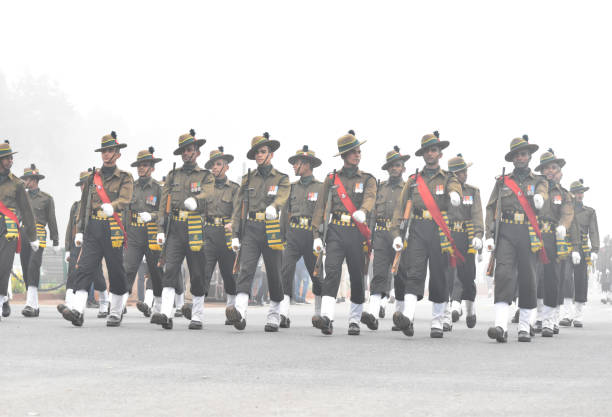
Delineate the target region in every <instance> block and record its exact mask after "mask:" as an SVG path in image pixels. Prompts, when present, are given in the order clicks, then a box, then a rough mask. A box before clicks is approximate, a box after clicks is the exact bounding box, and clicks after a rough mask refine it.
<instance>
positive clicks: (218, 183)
mask: <svg viewBox="0 0 612 417" xmlns="http://www.w3.org/2000/svg"><path fill="white" fill-rule="evenodd" d="M229 183H230V182H229V178H228V177H227V176H226V177H225V178H224V179H222V180H217V179H216V178H215V187H217V188H223V187H229Z"/></svg>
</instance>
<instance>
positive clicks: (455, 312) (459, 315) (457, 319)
mask: <svg viewBox="0 0 612 417" xmlns="http://www.w3.org/2000/svg"><path fill="white" fill-rule="evenodd" d="M451 316H452V317H453V323H457V322H458V321H459V317H461V314H459V312H458V311H457V310H453V311H452V313H451Z"/></svg>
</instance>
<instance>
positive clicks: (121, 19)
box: [0, 1, 612, 245]
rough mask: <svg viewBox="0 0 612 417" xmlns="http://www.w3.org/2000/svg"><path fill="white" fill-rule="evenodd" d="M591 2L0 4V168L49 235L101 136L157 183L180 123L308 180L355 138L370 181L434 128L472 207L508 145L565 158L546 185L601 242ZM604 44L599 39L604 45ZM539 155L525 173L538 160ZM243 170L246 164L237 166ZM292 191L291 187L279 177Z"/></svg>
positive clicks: (607, 93)
mask: <svg viewBox="0 0 612 417" xmlns="http://www.w3.org/2000/svg"><path fill="white" fill-rule="evenodd" d="M609 12H610V9H609V6H608V4H607V3H606V2H603V1H602V2H596V1H582V2H579V3H578V2H569V1H554V2H553V1H539V2H532V1H529V2H527V1H515V2H512V3H501V2H491V1H469V2H457V1H454V2H453V1H437V2H400V1H397V2H394V1H378V2H360V1H335V2H330V1H308V2H289V1H257V2H253V1H232V2H200V1H198V2H196V1H193V2H187V1H176V2H161V1H147V2H144V1H143V2H140V1H130V2H125V1H107V2H104V3H95V4H94V3H91V2H81V1H54V2H45V1H31V2H2V3H0V39H1V40H0V53H1V54H0V56H1V58H0V140H4V139H9V140H10V141H11V146H12V148H13V150H14V151H17V152H19V153H18V154H17V155H15V161H14V166H13V172H14V173H15V174H16V175H19V176H20V175H21V174H22V173H23V168H24V167H26V166H29V164H30V163H32V162H34V163H36V165H37V166H38V167H39V168H40V170H41V172H42V173H43V174H44V175H46V176H47V179H45V180H43V181H41V183H40V187H41V189H42V190H43V191H46V192H48V193H50V194H51V195H52V196H53V197H54V199H55V203H56V210H57V217H58V222H59V227H60V237H61V238H62V240H61V242H62V245H63V235H64V231H65V226H66V221H67V217H68V211H69V207H70V204H71V203H72V202H73V201H74V200H75V199H77V197H78V192H77V188H76V187H74V183H75V182H76V180H77V177H78V174H79V172H80V171H83V170H84V169H86V168H87V167H91V166H93V165H96V166H100V164H101V163H100V154H99V153H94V152H93V151H94V149H96V148H98V147H99V145H100V138H101V137H102V136H103V135H105V134H108V133H109V132H110V131H111V130H115V131H116V132H117V133H118V140H119V142H121V143H127V144H128V147H127V148H126V149H123V150H122V155H123V156H122V158H121V159H120V160H119V161H118V165H119V167H120V168H122V169H125V170H130V172H132V174H133V175H134V176H136V170H135V169H132V168H130V167H129V164H130V163H131V162H133V161H134V160H135V158H136V154H137V152H138V151H139V150H141V149H145V148H147V147H148V146H150V145H153V146H154V147H155V149H156V152H155V153H156V156H158V157H162V158H163V162H162V163H161V164H159V165H158V168H157V170H156V172H155V173H154V177H156V178H157V179H161V177H162V176H163V175H165V173H166V172H167V171H169V170H170V169H171V166H172V162H173V161H176V162H178V163H179V164H180V157H175V156H174V155H172V151H173V150H174V149H175V148H176V146H177V142H178V136H179V135H181V134H183V133H186V132H188V131H189V129H191V128H193V129H195V130H196V132H197V136H198V137H200V138H202V137H203V138H206V139H207V143H206V145H205V146H204V148H203V149H202V156H201V157H200V160H199V162H200V165H201V166H203V165H204V163H205V161H206V160H207V159H208V154H209V152H210V150H211V149H212V148H213V147H215V148H216V147H217V146H219V145H223V146H225V151H226V152H228V153H231V154H234V155H235V156H236V160H235V161H234V163H233V164H232V165H231V169H230V172H229V175H230V177H231V178H232V179H234V180H235V179H236V178H237V177H238V176H239V175H240V174H241V173H242V166H243V162H244V161H245V160H246V152H247V150H248V149H249V147H250V140H251V138H252V137H253V136H255V135H259V134H261V133H263V132H264V131H268V132H269V133H270V135H271V137H272V138H274V139H277V140H279V141H280V142H281V148H280V149H279V150H278V151H277V152H276V154H275V157H274V160H273V164H274V165H275V167H277V168H278V169H280V170H281V171H283V172H286V173H291V174H292V173H293V171H292V169H291V166H290V165H289V164H288V162H287V158H288V157H289V156H291V155H293V154H294V153H295V151H296V150H297V149H299V148H301V147H302V145H303V144H308V145H309V146H310V148H311V149H313V150H315V151H316V153H317V156H319V157H320V158H321V159H322V160H323V162H324V164H323V167H321V168H318V169H317V170H315V175H316V176H317V177H318V178H322V176H323V175H324V173H325V172H327V171H330V170H332V169H333V168H335V167H340V165H341V160H340V159H339V158H333V157H332V155H334V154H335V153H336V152H337V147H336V139H337V138H338V137H340V136H341V135H342V134H344V133H346V131H347V130H349V129H354V130H355V131H356V134H357V137H358V138H359V139H360V140H364V139H367V140H368V142H367V143H366V144H365V145H364V146H363V147H362V152H363V156H362V163H361V168H362V169H363V170H365V171H368V172H371V173H373V174H374V175H375V176H377V177H380V178H382V179H386V177H387V175H386V173H383V172H382V171H381V170H380V166H381V165H382V164H383V163H384V159H385V154H386V152H387V151H388V150H390V149H392V147H393V146H394V145H398V146H400V148H401V152H402V153H410V154H412V158H411V159H410V160H409V161H408V163H407V171H408V172H409V173H411V172H414V170H415V169H416V168H417V167H422V165H423V162H422V159H421V158H415V157H414V152H415V151H416V150H417V149H418V148H419V145H420V138H421V137H422V136H423V135H424V134H426V133H431V132H432V131H434V130H439V132H440V136H441V139H443V140H449V141H450V142H451V146H450V147H449V148H447V149H446V150H445V151H444V153H445V156H444V160H443V164H442V165H443V167H444V168H446V164H447V160H448V158H449V157H452V156H454V155H455V154H457V153H458V152H461V153H462V154H463V155H464V157H465V158H466V159H467V160H468V161H471V162H474V166H473V167H472V168H471V169H470V174H469V179H468V182H469V183H472V184H474V185H476V186H478V187H480V188H481V192H482V198H483V200H484V202H485V203H486V200H487V199H488V197H489V194H490V190H491V188H492V185H493V178H494V176H495V175H498V174H500V173H501V169H502V167H503V166H504V164H505V165H506V166H507V167H508V169H510V166H511V164H508V163H505V161H504V159H503V158H504V155H505V153H506V152H507V151H508V149H509V143H510V140H511V139H512V138H514V137H517V136H520V135H523V134H528V135H529V137H530V141H531V142H532V143H536V144H538V145H540V149H541V151H545V150H546V149H547V148H549V147H552V148H553V149H554V150H555V153H556V154H557V155H558V156H560V157H564V158H566V159H567V165H566V167H565V168H564V173H565V175H564V180H563V184H564V185H565V186H566V187H567V188H569V183H570V182H571V181H574V180H576V179H578V178H584V180H585V183H586V185H587V186H590V187H591V191H590V192H588V193H587V194H586V198H585V204H587V205H589V206H592V207H594V208H595V209H596V210H597V211H598V214H599V225H600V232H601V235H602V237H603V236H604V235H605V234H607V233H609V230H610V227H611V223H610V221H608V219H606V215H607V207H606V204H607V203H609V202H610V198H609V189H610V187H609V185H608V183H609V181H610V180H609V174H608V168H609V166H610V161H611V155H610V150H611V149H612V146H611V145H610V130H611V129H610V115H611V110H612V109H611V107H612V106H611V102H610V100H611V97H612V82H611V81H610V77H611V76H612V64H611V62H612V60H611V54H610V50H609V40H610V39H612V28H611V25H610V21H609V17H610V13H609ZM606 39H607V40H606ZM539 155H540V152H538V153H537V154H536V155H535V156H534V158H533V161H532V164H531V166H532V168H535V166H536V165H537V164H538V161H539ZM247 166H249V167H254V162H249V163H248V165H247ZM292 180H293V175H292Z"/></svg>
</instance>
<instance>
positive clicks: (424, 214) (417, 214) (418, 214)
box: [412, 209, 433, 220]
mask: <svg viewBox="0 0 612 417" xmlns="http://www.w3.org/2000/svg"><path fill="white" fill-rule="evenodd" d="M412 216H413V217H414V218H415V219H417V220H433V217H432V216H431V213H430V212H429V210H425V209H414V211H413V214H412Z"/></svg>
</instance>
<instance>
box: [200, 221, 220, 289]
mask: <svg viewBox="0 0 612 417" xmlns="http://www.w3.org/2000/svg"><path fill="white" fill-rule="evenodd" d="M214 235H215V231H214V229H213V227H211V226H206V228H205V229H204V247H203V248H202V250H203V251H204V259H205V263H204V276H203V278H202V284H203V286H204V293H205V294H208V290H209V288H210V281H211V280H212V276H213V273H214V272H215V266H216V265H217V262H218V260H219V256H218V255H217V254H218V252H219V250H218V248H217V246H216V244H217V242H216V240H215V239H214V237H215V236H214Z"/></svg>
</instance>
